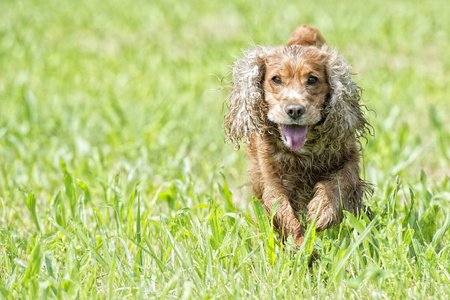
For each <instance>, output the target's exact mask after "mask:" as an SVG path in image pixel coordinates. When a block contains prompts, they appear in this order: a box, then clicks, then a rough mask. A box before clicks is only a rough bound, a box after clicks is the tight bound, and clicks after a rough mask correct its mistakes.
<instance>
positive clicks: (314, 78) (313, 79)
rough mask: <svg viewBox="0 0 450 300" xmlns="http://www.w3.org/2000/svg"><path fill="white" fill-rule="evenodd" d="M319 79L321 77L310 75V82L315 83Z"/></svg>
mask: <svg viewBox="0 0 450 300" xmlns="http://www.w3.org/2000/svg"><path fill="white" fill-rule="evenodd" d="M317 81H319V78H317V77H316V76H309V78H308V84H314V83H316V82H317Z"/></svg>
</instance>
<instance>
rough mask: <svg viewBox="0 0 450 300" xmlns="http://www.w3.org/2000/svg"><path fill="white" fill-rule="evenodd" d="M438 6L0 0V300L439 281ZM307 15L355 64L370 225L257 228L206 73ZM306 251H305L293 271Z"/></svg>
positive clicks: (389, 294)
mask: <svg viewBox="0 0 450 300" xmlns="http://www.w3.org/2000/svg"><path fill="white" fill-rule="evenodd" d="M449 13H450V11H449V7H448V4H447V2H446V1H445V0H437V1H431V2H430V1H428V2H427V1H403V2H402V1H398V2H393V1H391V2H384V1H359V2H356V1H352V2H350V1H348V2H346V1H339V2H336V1H325V2H308V1H304V2H303V3H300V2H298V3H296V2H295V1H255V2H250V1H244V0H232V1H210V0H208V1H206V0H195V1H171V0H165V1H126V0H125V1H124V0H122V1H118V0H112V1H107V2H105V1H103V2H102V1H71V2H67V1H62V2H61V1H54V0H48V1H28V0H26V1H21V0H19V1H2V2H0V66H1V67H0V70H1V72H0V295H1V296H0V298H4V299H15V298H22V299H37V298H64V299H71V298H98V299H104V298H112V299H115V298H120V299H125V298H129V299H139V298H182V299H200V298H203V299H209V298H222V299H223V298H256V299H260V298H288V299H292V298H299V297H302V298H303V297H304V298H313V297H314V298H315V299H325V298H327V297H328V298H344V299H347V298H356V299H359V298H373V299H410V298H412V299H431V298H443V299H445V298H448V297H449V296H450V271H449V270H450V259H449V254H450V237H449V232H450V231H448V230H447V229H448V228H449V227H450V217H449V215H450V179H449V177H448V176H449V171H448V170H449V169H450V150H449V145H450V133H449V132H450V123H449V122H448V112H449V111H450V102H449V101H448V95H449V94H450V88H449V85H448V82H450V75H449V74H450V72H449V71H450V51H449V50H450V42H449V36H450V32H449V28H450V19H449V18H448V15H449ZM302 23H309V24H312V25H315V26H316V27H318V28H319V29H320V30H321V31H322V33H323V35H324V36H325V37H326V38H327V40H328V42H329V44H331V45H332V46H335V47H338V48H339V49H340V51H341V53H343V54H344V56H345V57H346V59H347V61H348V62H350V63H351V64H352V66H353V67H354V70H355V71H356V72H358V73H359V74H358V75H357V76H356V78H357V80H358V82H359V83H360V85H361V86H362V87H363V88H364V93H363V97H364V100H365V104H366V105H367V106H368V107H369V108H371V109H373V110H374V111H375V112H376V113H374V112H369V113H368V115H369V118H370V121H371V123H372V124H373V126H374V128H375V132H376V135H375V137H371V138H370V139H369V143H368V145H367V148H366V150H365V153H364V171H363V173H364V176H365V178H366V179H368V180H369V181H371V182H373V183H374V184H376V189H375V194H374V196H373V198H371V199H368V203H369V204H370V205H371V207H372V210H373V211H374V212H375V216H376V217H375V218H374V220H373V221H370V220H368V219H364V218H363V219H356V218H352V217H351V216H347V218H346V219H345V221H344V222H343V223H342V225H341V226H339V227H336V228H332V229H329V230H327V231H326V232H324V233H315V231H314V229H313V228H312V226H310V227H309V228H308V229H309V231H308V234H309V238H308V239H307V242H306V243H305V244H304V247H303V248H302V249H301V250H300V251H295V250H294V247H293V245H292V242H291V241H288V243H287V244H286V245H282V244H280V243H279V241H278V239H276V238H274V236H273V232H272V229H271V227H270V224H268V220H267V219H265V218H264V216H263V215H261V209H260V207H259V206H258V202H253V201H252V198H251V195H250V193H249V191H248V189H247V188H246V187H245V186H243V185H244V184H245V183H246V182H248V178H247V176H246V161H245V155H244V150H243V149H242V150H240V151H234V150H233V147H232V146H231V145H225V144H224V143H223V140H224V134H223V130H222V120H223V117H222V116H223V113H224V112H223V111H222V103H223V99H224V98H225V97H226V91H224V90H221V89H218V88H219V87H220V85H221V82H220V78H222V77H223V76H224V75H226V74H227V72H228V66H229V65H230V64H231V63H232V61H233V60H234V57H235V56H239V55H240V54H241V50H240V49H245V48H248V47H249V44H250V43H251V42H254V43H256V44H264V45H278V44H282V43H285V42H286V41H287V38H288V36H289V34H290V32H291V31H292V30H293V29H294V28H295V27H296V26H297V25H299V24H302ZM313 246H314V247H315V248H316V249H317V251H318V253H319V255H320V259H319V260H318V261H317V262H316V263H314V264H313V265H312V266H311V267H308V264H307V257H308V256H309V255H310V254H311V251H312V249H313Z"/></svg>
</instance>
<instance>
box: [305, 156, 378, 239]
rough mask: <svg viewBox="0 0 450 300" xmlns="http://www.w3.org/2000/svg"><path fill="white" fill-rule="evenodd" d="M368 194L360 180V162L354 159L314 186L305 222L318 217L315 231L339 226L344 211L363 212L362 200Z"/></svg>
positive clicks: (364, 184)
mask: <svg viewBox="0 0 450 300" xmlns="http://www.w3.org/2000/svg"><path fill="white" fill-rule="evenodd" d="M368 190H369V188H368V186H367V184H366V182H365V181H363V180H361V179H360V178H359V159H358V157H354V158H353V159H352V160H350V161H348V162H347V163H346V164H345V165H344V167H343V168H342V169H340V170H339V171H337V172H336V173H334V174H331V175H330V177H329V179H328V180H324V181H320V182H318V183H317V184H316V186H315V194H314V198H313V199H312V200H311V202H310V203H309V204H308V222H312V221H313V219H314V218H315V217H316V215H317V219H316V221H317V223H316V229H317V230H325V229H327V228H329V227H331V226H334V225H337V224H339V223H340V221H341V219H342V210H343V209H345V210H347V211H349V212H351V213H353V214H357V213H358V212H359V210H361V209H362V208H363V205H362V202H361V199H362V197H363V194H364V193H365V192H366V191H368Z"/></svg>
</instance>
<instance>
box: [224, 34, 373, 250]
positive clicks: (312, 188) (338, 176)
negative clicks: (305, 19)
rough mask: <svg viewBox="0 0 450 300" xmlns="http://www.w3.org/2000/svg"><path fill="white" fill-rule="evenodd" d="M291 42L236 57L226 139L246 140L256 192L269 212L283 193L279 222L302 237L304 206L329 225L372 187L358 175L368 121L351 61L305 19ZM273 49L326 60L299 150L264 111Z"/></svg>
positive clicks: (355, 207)
mask: <svg viewBox="0 0 450 300" xmlns="http://www.w3.org/2000/svg"><path fill="white" fill-rule="evenodd" d="M311 37H312V38H311ZM313 38H316V42H315V41H314V40H313ZM289 43H290V44H291V45H290V46H280V47H264V46H255V47H253V48H252V49H250V50H247V51H244V55H243V57H242V58H240V59H238V60H237V61H236V62H235V63H234V66H233V68H232V74H233V81H232V84H231V92H230V95H229V97H228V98H227V101H228V103H229V110H228V113H227V114H226V116H225V121H224V126H225V130H226V134H227V140H230V141H232V142H233V143H234V144H235V148H239V146H240V143H241V142H244V143H246V144H247V155H248V158H249V161H250V166H249V175H250V179H251V182H252V192H253V194H254V195H255V196H256V197H257V198H258V199H259V200H260V202H261V203H262V204H263V206H264V207H265V209H266V211H267V212H268V213H269V212H270V210H271V209H272V206H273V204H274V203H275V202H276V200H277V199H280V203H279V206H278V209H277V212H276V214H275V218H274V225H275V227H276V229H278V231H279V232H280V234H281V235H282V236H284V237H287V235H288V234H292V235H293V237H294V241H296V243H297V244H298V245H300V244H301V242H302V240H303V234H304V229H303V228H302V226H301V225H300V223H299V221H298V214H299V212H300V211H304V212H306V213H307V214H308V221H312V220H313V219H314V218H315V217H316V216H317V223H316V227H317V229H318V230H324V229H326V228H329V227H330V226H333V225H336V224H338V223H339V222H340V221H341V218H342V210H343V209H345V210H347V211H350V212H352V213H354V214H358V212H359V211H360V210H361V209H364V206H363V205H362V200H361V199H362V198H363V197H364V195H365V194H368V193H370V191H371V189H370V185H369V184H368V183H367V182H365V181H363V180H362V179H360V177H359V165H358V164H359V159H360V151H362V147H361V146H360V147H358V145H360V143H359V139H360V138H361V137H363V138H365V137H366V135H367V133H370V125H369V123H368V122H367V120H366V117H365V115H364V113H363V111H362V109H361V108H362V105H361V104H360V103H359V101H360V93H361V88H359V87H358V86H357V84H356V83H355V82H354V80H353V79H352V78H351V68H350V66H348V65H347V64H346V63H345V62H344V60H343V59H342V57H341V56H340V55H339V54H338V52H337V51H336V50H334V49H330V48H329V47H328V46H327V45H326V44H324V39H323V37H322V35H321V34H320V32H318V31H317V29H315V28H313V27H310V26H307V25H302V26H301V27H299V28H297V30H296V31H294V33H293V35H292V36H291V39H290V40H289ZM311 45H312V46H311ZM274 56H276V57H279V60H280V61H281V62H283V61H286V60H287V61H290V60H295V59H297V58H299V57H300V58H304V57H313V58H314V59H315V60H316V61H318V62H319V63H321V64H324V65H325V70H326V82H327V84H328V91H329V92H328V95H327V97H326V100H325V102H324V104H323V106H322V107H321V108H320V109H321V110H320V111H321V114H322V120H320V122H317V123H316V124H313V125H311V126H310V127H309V131H308V135H307V138H306V142H305V144H304V146H303V147H302V148H301V149H300V151H292V150H291V149H289V148H288V147H286V145H285V144H283V142H282V138H281V133H280V130H279V125H278V124H276V123H274V122H272V121H270V120H269V118H268V116H267V114H268V111H269V104H268V102H267V101H266V100H267V99H266V98H267V97H268V96H269V95H268V94H266V93H269V92H268V91H265V90H264V85H263V81H264V79H265V75H266V73H267V72H268V68H269V66H268V65H267V61H268V58H269V57H274ZM270 67H271V68H273V66H270Z"/></svg>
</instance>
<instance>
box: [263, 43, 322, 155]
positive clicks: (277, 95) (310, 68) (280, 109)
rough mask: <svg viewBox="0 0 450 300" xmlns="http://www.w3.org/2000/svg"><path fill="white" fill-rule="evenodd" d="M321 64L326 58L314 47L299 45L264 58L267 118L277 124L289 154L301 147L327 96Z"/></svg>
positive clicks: (320, 117) (276, 51) (317, 119)
mask: <svg viewBox="0 0 450 300" xmlns="http://www.w3.org/2000/svg"><path fill="white" fill-rule="evenodd" d="M325 62H326V56H324V55H323V54H322V53H321V52H320V51H318V50H317V48H312V47H302V46H288V47H279V48H277V49H275V51H274V53H273V54H271V55H269V56H268V57H267V58H266V62H265V64H266V66H265V68H266V73H265V77H264V81H263V89H264V98H265V101H266V102H267V104H268V112H267V117H268V119H269V120H270V121H272V122H274V123H276V124H278V129H279V130H280V133H281V136H282V137H283V140H284V142H285V144H286V145H287V146H288V147H289V148H290V149H291V150H293V151H297V150H299V149H300V148H301V147H302V146H303V145H304V143H305V140H306V136H307V133H308V129H309V128H310V127H311V126H312V125H314V124H317V123H318V122H319V121H320V120H321V119H322V108H323V105H324V103H325V100H326V98H327V96H328V94H329V84H328V82H327V76H326V63H325Z"/></svg>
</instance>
